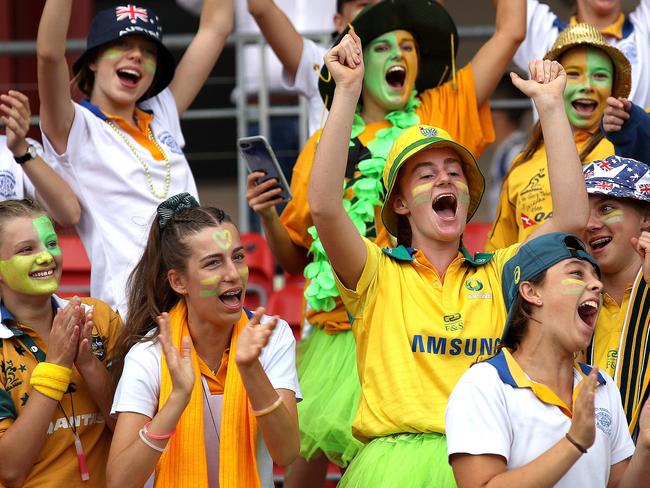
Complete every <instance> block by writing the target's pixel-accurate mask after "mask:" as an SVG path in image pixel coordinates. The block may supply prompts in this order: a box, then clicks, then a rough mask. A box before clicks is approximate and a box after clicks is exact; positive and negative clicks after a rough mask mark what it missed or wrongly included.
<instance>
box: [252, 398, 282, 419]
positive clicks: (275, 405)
mask: <svg viewBox="0 0 650 488" xmlns="http://www.w3.org/2000/svg"><path fill="white" fill-rule="evenodd" d="M280 405H282V397H281V396H278V399H277V400H276V401H274V402H273V403H272V404H271V405H269V406H268V407H266V408H263V409H261V410H252V409H251V413H252V414H253V415H254V416H255V417H263V416H264V415H268V414H270V413H271V412H273V411H275V410H277V408H278V407H279V406H280Z"/></svg>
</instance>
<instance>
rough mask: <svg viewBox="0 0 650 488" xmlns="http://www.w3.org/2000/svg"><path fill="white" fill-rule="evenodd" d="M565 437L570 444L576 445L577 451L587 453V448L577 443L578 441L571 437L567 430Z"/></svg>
mask: <svg viewBox="0 0 650 488" xmlns="http://www.w3.org/2000/svg"><path fill="white" fill-rule="evenodd" d="M566 438H567V440H568V441H569V442H570V443H571V444H573V445H574V446H575V447H576V449H577V450H578V451H580V452H581V453H582V454H587V450H586V449H585V448H584V447H582V446H581V445H580V444H578V442H577V441H576V440H575V439H574V438H573V437H571V436H570V435H569V433H568V432H567V433H566Z"/></svg>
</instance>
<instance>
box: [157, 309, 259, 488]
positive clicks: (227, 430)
mask: <svg viewBox="0 0 650 488" xmlns="http://www.w3.org/2000/svg"><path fill="white" fill-rule="evenodd" d="M169 323H170V329H171V342H172V344H173V345H174V346H175V347H180V344H181V339H182V337H183V336H187V337H190V331H189V326H188V323H187V306H186V304H185V300H183V299H181V300H180V301H179V302H178V303H177V304H176V305H175V306H174V308H172V310H171V311H170V312H169ZM247 323H248V317H247V315H246V312H245V311H242V315H241V318H240V319H239V321H238V322H237V324H235V326H234V328H233V331H232V337H231V339H230V354H229V357H228V373H227V376H226V386H225V388H224V395H223V408H222V414H221V439H220V446H221V447H220V450H219V485H220V486H221V487H222V488H238V487H241V488H259V487H260V480H259V476H258V474H257V460H256V457H255V452H256V442H257V422H256V421H255V417H254V416H253V415H252V414H251V413H250V406H249V402H248V395H247V394H246V390H245V389H244V384H243V383H242V379H241V376H240V375H239V369H238V368H237V365H236V364H235V353H236V349H237V338H238V337H239V333H240V332H241V330H242V329H243V328H244V327H245V326H246V324H247ZM192 363H193V364H194V371H195V372H196V373H197V374H196V379H195V381H194V389H193V390H192V397H191V398H190V402H189V404H188V405H187V407H186V408H185V411H184V412H183V415H182V416H181V418H180V420H179V422H178V425H177V426H176V434H174V435H173V436H172V438H171V439H170V440H169V443H168V445H167V450H166V451H165V452H164V453H163V454H162V456H161V457H160V460H159V461H158V465H157V467H156V482H155V486H156V488H167V487H174V488H204V487H207V486H208V465H207V462H208V461H207V460H206V458H208V456H209V454H208V453H206V452H205V437H204V431H203V428H204V427H203V425H204V424H203V386H202V384H201V374H200V373H199V371H200V370H199V364H198V363H199V361H198V356H197V355H196V351H195V350H194V347H192ZM171 391H172V379H171V376H170V374H169V369H168V367H167V361H166V360H165V355H164V354H163V356H162V364H161V381H160V399H159V401H158V409H159V410H160V408H162V406H163V405H164V404H165V402H166V401H167V399H168V398H169V395H170V393H171Z"/></svg>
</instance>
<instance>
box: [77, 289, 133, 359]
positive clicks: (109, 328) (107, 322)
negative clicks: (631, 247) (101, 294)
mask: <svg viewBox="0 0 650 488" xmlns="http://www.w3.org/2000/svg"><path fill="white" fill-rule="evenodd" d="M81 301H82V303H85V304H86V305H91V306H92V307H93V322H94V323H95V329H93V332H92V333H93V335H97V336H99V338H100V339H101V342H102V346H103V352H104V354H103V356H101V355H98V353H97V352H96V351H93V352H94V353H95V355H96V356H98V358H100V360H101V361H102V362H104V365H106V361H105V360H106V359H109V358H111V357H112V354H113V351H114V349H115V346H116V344H117V339H118V337H119V335H120V333H121V332H122V329H123V328H124V323H123V322H122V317H120V314H119V313H118V312H116V311H115V310H113V309H112V308H111V307H110V305H108V304H107V303H106V302H103V301H102V300H99V299H97V298H82V299H81ZM91 345H92V346H99V344H97V343H93V344H91Z"/></svg>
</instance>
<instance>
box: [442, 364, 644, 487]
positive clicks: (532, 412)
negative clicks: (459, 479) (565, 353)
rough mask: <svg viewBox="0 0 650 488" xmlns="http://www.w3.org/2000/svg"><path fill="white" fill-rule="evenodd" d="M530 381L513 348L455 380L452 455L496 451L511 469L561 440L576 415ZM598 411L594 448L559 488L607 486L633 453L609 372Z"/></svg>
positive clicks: (602, 379)
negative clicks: (614, 469) (614, 468)
mask: <svg viewBox="0 0 650 488" xmlns="http://www.w3.org/2000/svg"><path fill="white" fill-rule="evenodd" d="M506 356H507V357H506ZM590 371H591V367H590V366H587V365H584V364H580V365H578V366H577V368H576V369H575V370H574V388H575V387H576V386H577V385H578V383H580V381H582V379H583V378H584V377H585V376H586V375H588V374H589V372H590ZM531 384H532V382H531V381H530V380H529V379H528V377H527V376H526V375H525V373H524V372H523V371H522V370H521V368H519V365H517V363H516V362H514V359H513V358H512V356H511V355H510V354H509V353H508V352H506V353H505V355H504V352H501V353H499V354H498V355H497V356H495V357H493V358H492V359H490V360H488V361H485V362H482V363H478V364H476V365H474V366H472V367H471V368H470V369H469V370H468V371H467V372H466V373H465V374H464V375H463V376H462V377H461V379H460V381H459V382H458V383H457V384H456V387H455V388H454V390H453V391H452V393H451V396H450V397H449V403H448V404H447V412H446V415H445V424H446V430H447V451H448V453H449V455H450V456H451V455H452V454H456V453H468V454H475V455H479V454H496V455H499V456H502V457H503V458H505V460H506V462H507V468H508V469H509V470H511V469H515V468H518V467H521V466H524V465H525V464H528V463H529V462H531V461H533V460H534V459H536V458H538V457H539V456H540V455H542V454H543V453H544V452H546V451H547V450H548V449H550V448H551V447H553V446H554V445H555V444H556V443H557V442H558V441H560V439H562V438H563V437H564V435H565V434H566V433H567V432H568V431H569V428H570V427H571V419H570V418H569V416H567V414H566V413H564V412H562V410H561V409H560V407H558V406H556V405H555V404H552V403H551V402H552V399H551V397H549V396H548V395H546V398H545V400H546V401H543V400H541V399H540V398H539V397H538V396H537V395H536V394H535V393H534V392H533V390H532V389H531V387H530V386H528V385H531ZM536 385H539V384H536ZM541 386H544V385H541ZM542 393H543V392H542ZM538 394H540V393H538ZM540 396H545V395H543V394H540ZM558 400H559V399H558ZM595 413H596V440H595V442H594V444H593V446H591V447H590V448H589V449H588V452H587V454H583V455H582V456H580V458H579V459H578V461H576V463H575V464H574V465H573V466H572V467H571V469H570V470H569V471H568V472H567V473H566V474H565V475H564V476H563V477H562V478H561V479H560V481H559V482H558V483H557V485H555V486H558V487H565V488H576V487H579V486H589V487H605V486H607V482H608V480H609V472H610V468H611V466H612V465H614V464H616V463H619V462H621V461H623V460H625V459H627V458H629V457H630V456H632V454H633V453H634V443H633V442H632V438H631V437H630V433H629V431H628V427H627V422H626V420H625V414H624V412H623V407H622V406H621V396H620V394H619V392H618V389H617V388H616V384H615V383H614V381H613V380H612V378H610V377H609V376H608V375H607V374H605V373H600V376H599V385H598V388H597V389H596V399H595Z"/></svg>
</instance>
